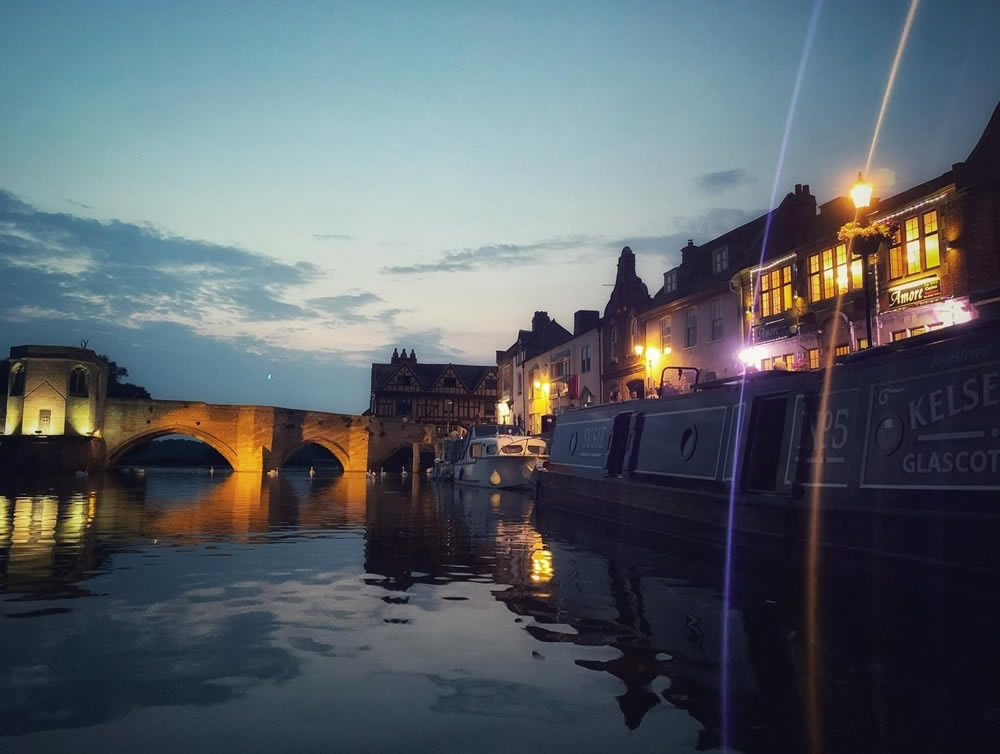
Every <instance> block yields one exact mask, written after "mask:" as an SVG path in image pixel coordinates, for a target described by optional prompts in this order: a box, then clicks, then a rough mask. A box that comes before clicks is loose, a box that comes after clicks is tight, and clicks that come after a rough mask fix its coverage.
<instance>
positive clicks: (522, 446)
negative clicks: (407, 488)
mask: <svg viewBox="0 0 1000 754" xmlns="http://www.w3.org/2000/svg"><path fill="white" fill-rule="evenodd" d="M498 428H499V429H498ZM491 430H492V432H491ZM519 431H520V430H517V429H515V428H508V427H503V425H484V426H483V427H473V429H472V431H471V432H470V433H469V436H468V437H467V438H466V441H465V444H464V446H463V448H462V455H461V458H460V459H459V460H458V461H456V462H455V464H454V472H453V478H454V480H455V482H456V483H458V484H469V485H475V486H479V487H495V488H498V489H506V488H512V487H528V486H530V484H531V479H532V474H533V473H534V472H535V470H536V469H537V468H538V467H539V466H540V465H541V464H542V462H543V461H544V460H545V459H546V458H547V450H548V448H547V446H546V444H545V441H543V440H540V439H539V438H537V437H529V436H527V435H523V434H514V432H519Z"/></svg>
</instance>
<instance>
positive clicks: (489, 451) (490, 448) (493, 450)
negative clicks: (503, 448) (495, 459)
mask: <svg viewBox="0 0 1000 754" xmlns="http://www.w3.org/2000/svg"><path fill="white" fill-rule="evenodd" d="M496 454H497V446H496V445H493V444H492V443H491V444H489V445H487V446H486V455H488V456H495V455H496Z"/></svg>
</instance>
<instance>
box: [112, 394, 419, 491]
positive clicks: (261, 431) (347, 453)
mask: <svg viewBox="0 0 1000 754" xmlns="http://www.w3.org/2000/svg"><path fill="white" fill-rule="evenodd" d="M171 434H180V435H190V436H191V437H195V438H197V439H199V440H201V441H202V442H204V443H206V444H208V445H210V446H211V447H213V448H215V450H217V451H218V452H219V453H220V454H221V455H222V456H223V457H224V458H225V459H226V460H227V461H228V462H229V464H230V466H232V467H233V469H234V470H235V471H253V472H257V473H260V472H262V471H269V470H271V469H279V468H281V466H282V465H283V464H284V463H285V461H287V460H288V459H289V458H290V457H291V456H292V455H293V454H294V453H295V452H296V451H298V450H299V449H300V448H302V447H303V446H305V445H309V444H315V445H319V446H320V447H323V448H326V449H327V450H328V451H330V453H332V454H333V455H334V456H335V457H336V459H337V460H338V461H339V462H340V465H341V466H343V468H344V471H345V472H350V471H366V470H367V469H378V468H379V467H380V466H382V464H383V463H384V461H385V460H386V459H387V458H389V457H390V456H391V455H393V454H394V453H396V452H398V451H399V450H401V449H403V448H412V449H413V452H414V459H415V460H414V469H416V467H417V463H418V460H417V459H419V451H420V450H421V449H427V448H431V447H433V444H434V442H435V440H436V439H437V438H436V434H435V428H434V427H433V426H431V425H423V424H415V423H412V422H403V421H394V420H386V419H380V418H378V417H369V416H353V415H350V414H329V413H325V412H322V411H299V410H295V409H287V408H276V407H274V406H225V405H214V404H210V403H199V402H192V401H160V400H133V399H123V398H109V399H108V400H107V404H106V406H105V412H104V427H103V433H102V437H103V439H104V447H105V454H106V462H107V465H108V466H113V465H114V464H115V463H116V462H117V461H118V459H119V458H121V457H122V455H123V454H124V453H126V452H127V451H128V450H130V449H132V448H134V447H137V446H139V445H143V444H145V443H147V442H149V441H150V440H153V439H155V438H157V437H162V436H164V435H171ZM393 470H394V469H393Z"/></svg>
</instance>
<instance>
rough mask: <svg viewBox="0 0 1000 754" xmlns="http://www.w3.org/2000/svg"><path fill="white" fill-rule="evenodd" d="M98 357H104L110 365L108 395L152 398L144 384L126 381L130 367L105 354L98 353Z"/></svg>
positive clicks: (110, 396) (111, 396)
mask: <svg viewBox="0 0 1000 754" xmlns="http://www.w3.org/2000/svg"><path fill="white" fill-rule="evenodd" d="M97 358H99V359H103V360H104V361H105V362H107V365H108V397H109V398H151V397H152V396H151V395H150V394H149V391H148V390H146V388H144V387H142V385H136V384H134V383H131V382H124V379H125V378H126V377H128V369H127V368H125V367H120V366H118V364H117V362H114V361H112V360H111V359H109V358H108V357H107V356H106V355H105V354H103V353H99V354H97Z"/></svg>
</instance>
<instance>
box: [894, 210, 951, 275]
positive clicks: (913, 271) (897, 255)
mask: <svg viewBox="0 0 1000 754" xmlns="http://www.w3.org/2000/svg"><path fill="white" fill-rule="evenodd" d="M921 222H922V223H923V232H921ZM903 235H904V238H903V239H902V240H903V241H904V242H905V247H904V246H903V245H901V244H900V238H899V233H897V234H896V235H895V237H894V238H893V244H894V245H893V247H892V248H891V249H890V250H889V277H890V278H900V277H904V276H905V275H917V274H919V273H921V272H923V271H924V270H930V269H933V268H935V267H938V266H940V264H941V245H940V240H939V236H938V213H937V210H936V209H934V210H931V211H930V212H924V213H923V215H921V216H917V217H909V218H907V219H906V220H905V221H904V223H903ZM904 248H905V252H906V253H905V255H904V253H903V252H904Z"/></svg>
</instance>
